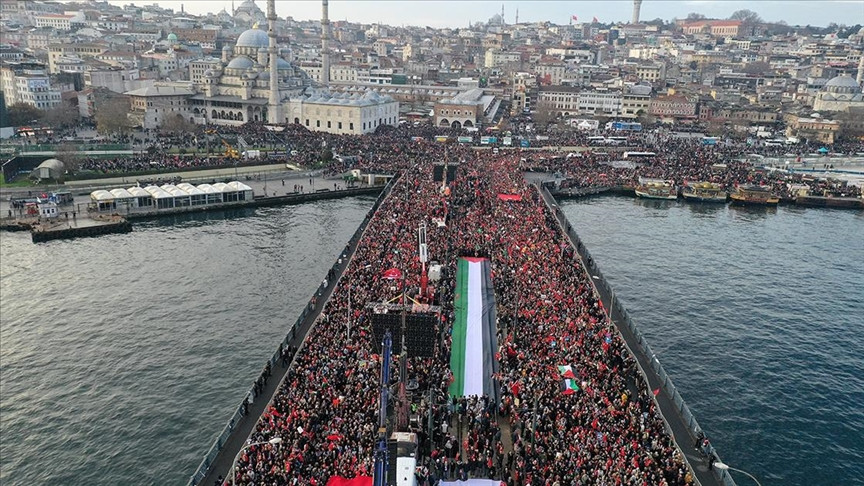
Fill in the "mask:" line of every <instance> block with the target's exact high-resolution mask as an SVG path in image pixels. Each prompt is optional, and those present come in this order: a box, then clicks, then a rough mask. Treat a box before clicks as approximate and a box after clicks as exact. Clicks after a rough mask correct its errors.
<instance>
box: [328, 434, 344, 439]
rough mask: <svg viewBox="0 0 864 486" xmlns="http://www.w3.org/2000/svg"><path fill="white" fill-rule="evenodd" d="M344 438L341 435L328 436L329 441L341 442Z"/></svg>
mask: <svg viewBox="0 0 864 486" xmlns="http://www.w3.org/2000/svg"><path fill="white" fill-rule="evenodd" d="M341 438H342V437H341V436H340V435H339V434H330V435H328V436H327V440H339V439H341Z"/></svg>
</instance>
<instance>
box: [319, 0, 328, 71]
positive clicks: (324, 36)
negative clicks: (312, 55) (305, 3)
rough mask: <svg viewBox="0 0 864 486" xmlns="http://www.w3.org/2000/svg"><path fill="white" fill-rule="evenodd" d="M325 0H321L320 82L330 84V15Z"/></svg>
mask: <svg viewBox="0 0 864 486" xmlns="http://www.w3.org/2000/svg"><path fill="white" fill-rule="evenodd" d="M327 13H328V12H327V0H321V84H323V85H324V86H330V17H329V16H328V15H327Z"/></svg>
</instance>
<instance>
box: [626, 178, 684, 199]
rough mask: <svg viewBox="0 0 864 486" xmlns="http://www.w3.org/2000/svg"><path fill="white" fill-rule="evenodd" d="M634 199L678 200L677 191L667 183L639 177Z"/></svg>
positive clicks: (661, 180)
mask: <svg viewBox="0 0 864 486" xmlns="http://www.w3.org/2000/svg"><path fill="white" fill-rule="evenodd" d="M636 197H644V198H646V199H678V191H677V190H676V189H675V186H674V185H673V184H672V183H671V182H669V181H664V180H663V179H645V178H642V177H640V178H639V185H638V186H636Z"/></svg>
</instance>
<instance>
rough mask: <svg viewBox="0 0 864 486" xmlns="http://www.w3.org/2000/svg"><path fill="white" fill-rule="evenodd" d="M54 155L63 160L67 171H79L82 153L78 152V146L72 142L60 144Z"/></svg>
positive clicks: (71, 172) (72, 172)
mask: <svg viewBox="0 0 864 486" xmlns="http://www.w3.org/2000/svg"><path fill="white" fill-rule="evenodd" d="M54 156H55V157H56V158H57V159H59V160H60V161H61V162H63V165H64V166H65V167H66V172H68V173H70V174H74V173H75V172H77V171H78V168H79V166H80V165H81V155H80V154H79V153H78V147H76V146H75V145H73V144H71V143H63V144H60V145H59V146H58V147H57V149H56V150H55V151H54Z"/></svg>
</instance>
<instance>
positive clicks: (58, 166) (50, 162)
mask: <svg viewBox="0 0 864 486" xmlns="http://www.w3.org/2000/svg"><path fill="white" fill-rule="evenodd" d="M39 167H42V168H44V167H47V168H49V169H52V170H59V171H61V172H62V171H64V170H66V165H65V164H63V162H61V161H60V160H58V159H45V161H44V162H42V163H41V164H39Z"/></svg>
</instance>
